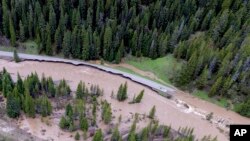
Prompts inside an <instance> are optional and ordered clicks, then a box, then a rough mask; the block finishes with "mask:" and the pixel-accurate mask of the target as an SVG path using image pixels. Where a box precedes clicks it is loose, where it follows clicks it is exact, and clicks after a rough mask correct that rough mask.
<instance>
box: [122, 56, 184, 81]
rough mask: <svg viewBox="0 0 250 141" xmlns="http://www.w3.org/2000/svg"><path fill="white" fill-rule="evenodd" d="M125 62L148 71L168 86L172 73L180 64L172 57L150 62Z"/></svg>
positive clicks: (134, 59) (143, 59)
mask: <svg viewBox="0 0 250 141" xmlns="http://www.w3.org/2000/svg"><path fill="white" fill-rule="evenodd" d="M125 62H126V63H128V64H130V65H132V66H134V67H136V68H138V69H141V70H143V71H150V72H152V73H154V74H155V75H156V76H157V77H158V78H160V79H162V80H163V81H164V82H166V83H168V84H170V79H171V77H172V76H173V75H174V72H175V71H177V70H178V69H180V68H181V66H182V63H181V62H178V61H177V60H176V59H175V58H174V57H173V55H167V56H166V57H162V58H158V59H155V60H152V59H150V58H144V57H142V58H135V57H130V58H126V59H125Z"/></svg>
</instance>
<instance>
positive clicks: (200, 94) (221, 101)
mask: <svg viewBox="0 0 250 141" xmlns="http://www.w3.org/2000/svg"><path fill="white" fill-rule="evenodd" d="M192 94H193V95H194V96H196V97H198V98H200V99H203V100H206V101H208V102H212V103H214V104H216V105H218V106H221V107H224V108H225V107H227V106H228V100H227V99H226V98H219V99H217V98H210V97H208V93H207V92H205V91H200V90H195V91H194V92H193V93H192Z"/></svg>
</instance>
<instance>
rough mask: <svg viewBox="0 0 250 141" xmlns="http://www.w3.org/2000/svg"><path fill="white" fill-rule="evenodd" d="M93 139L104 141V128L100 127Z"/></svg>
mask: <svg viewBox="0 0 250 141" xmlns="http://www.w3.org/2000/svg"><path fill="white" fill-rule="evenodd" d="M92 141H103V135H102V130H101V129H98V130H97V131H96V133H95V135H94V137H93V140H92Z"/></svg>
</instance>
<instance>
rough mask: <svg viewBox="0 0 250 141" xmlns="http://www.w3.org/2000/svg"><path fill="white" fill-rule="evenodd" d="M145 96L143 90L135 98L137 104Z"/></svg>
mask: <svg viewBox="0 0 250 141" xmlns="http://www.w3.org/2000/svg"><path fill="white" fill-rule="evenodd" d="M143 95H144V90H142V91H141V92H140V93H139V95H138V96H137V97H136V98H135V101H134V102H135V103H140V102H141V100H142V98H143Z"/></svg>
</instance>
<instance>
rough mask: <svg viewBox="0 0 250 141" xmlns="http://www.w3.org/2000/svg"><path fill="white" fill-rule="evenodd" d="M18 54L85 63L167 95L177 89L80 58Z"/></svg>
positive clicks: (27, 58)
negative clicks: (80, 59)
mask: <svg viewBox="0 0 250 141" xmlns="http://www.w3.org/2000/svg"><path fill="white" fill-rule="evenodd" d="M18 56H19V57H20V58H21V59H22V60H24V61H45V62H56V63H67V64H72V65H76V66H80V65H84V66H88V67H92V68H96V69H99V70H102V71H105V72H108V73H112V74H115V75H120V76H122V77H125V78H128V79H131V80H132V81H134V82H137V83H139V84H142V85H144V86H147V87H149V88H151V89H152V90H154V91H157V92H160V93H162V94H164V95H165V96H167V95H169V96H173V94H174V93H175V89H174V88H172V87H168V86H164V85H162V84H159V83H157V82H154V81H152V80H148V79H145V78H143V77H140V76H137V75H133V74H130V73H126V72H123V71H120V70H116V69H112V68H109V67H105V66H102V65H97V64H91V63H88V62H84V61H79V60H70V59H63V58H56V57H49V56H42V55H30V54H24V53H18ZM1 57H11V58H13V52H6V51H0V58H1Z"/></svg>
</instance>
